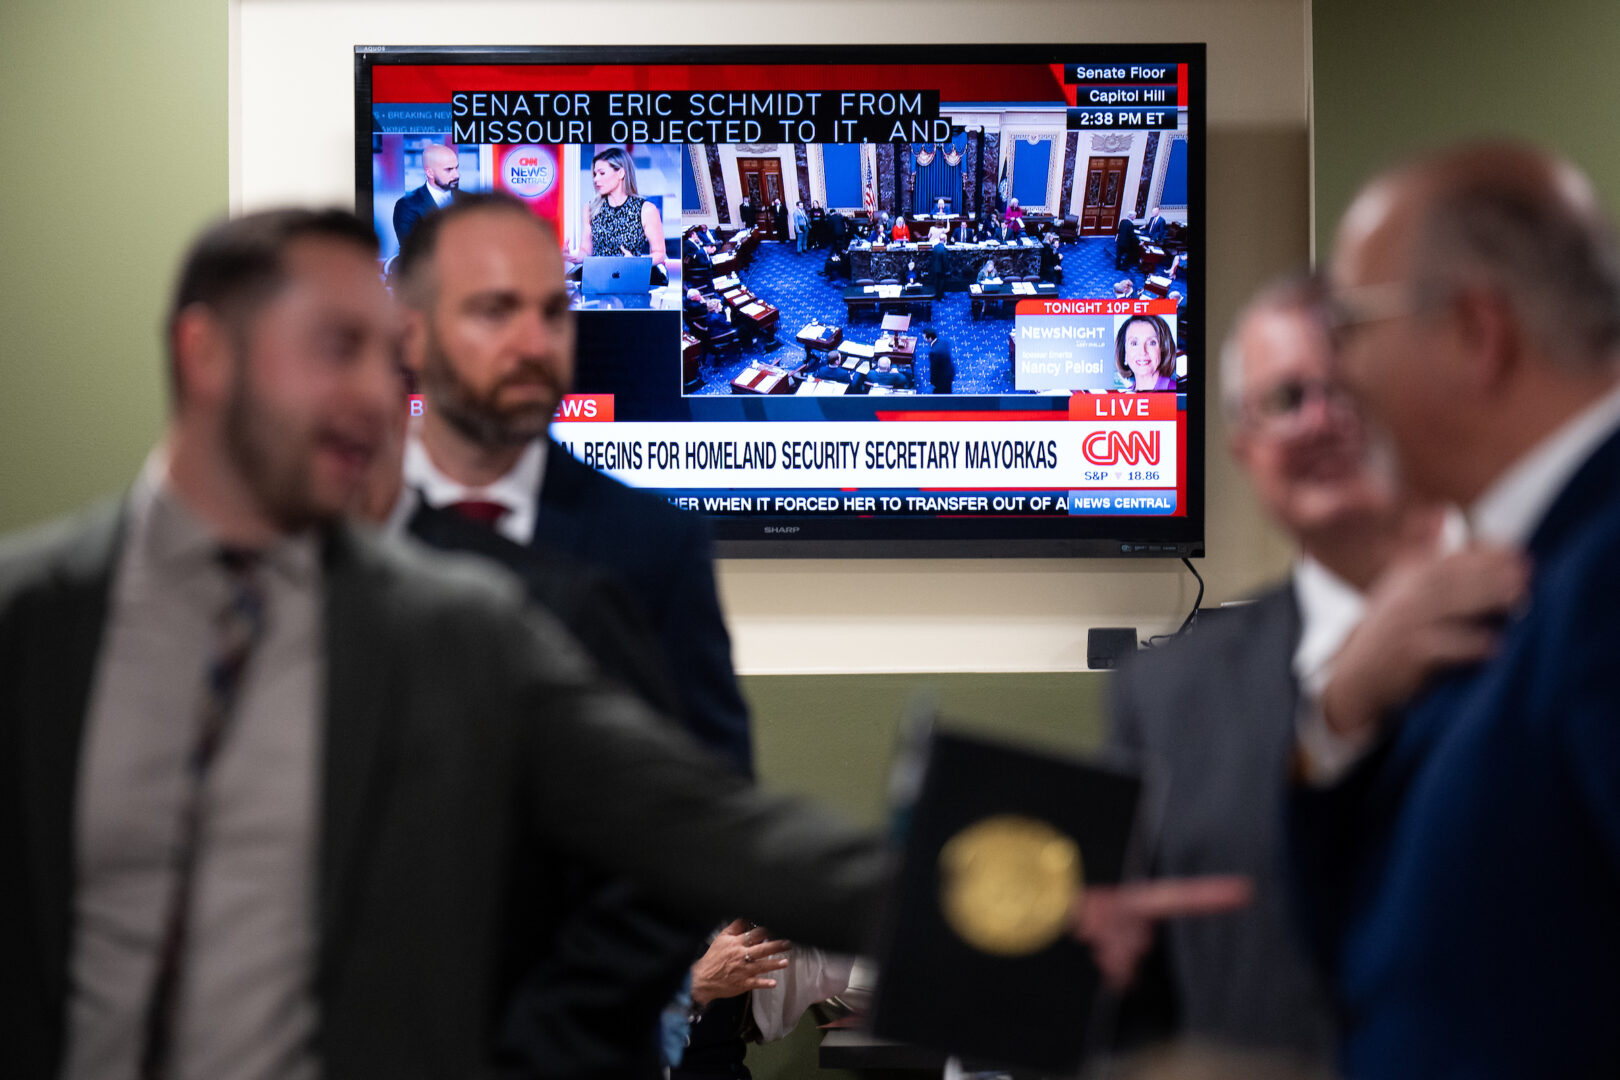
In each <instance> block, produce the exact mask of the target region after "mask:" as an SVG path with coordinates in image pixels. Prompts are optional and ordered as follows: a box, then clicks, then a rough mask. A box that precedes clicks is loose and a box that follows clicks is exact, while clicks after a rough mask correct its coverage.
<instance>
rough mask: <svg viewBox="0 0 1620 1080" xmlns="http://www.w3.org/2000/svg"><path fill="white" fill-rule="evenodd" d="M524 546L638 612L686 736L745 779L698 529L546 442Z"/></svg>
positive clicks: (745, 736)
mask: <svg viewBox="0 0 1620 1080" xmlns="http://www.w3.org/2000/svg"><path fill="white" fill-rule="evenodd" d="M534 543H535V544H536V545H538V546H541V547H545V548H550V549H553V550H556V551H560V552H562V553H564V554H566V555H571V556H573V557H574V558H575V559H578V560H579V561H581V562H584V563H587V564H589V565H591V566H595V567H599V568H601V569H604V570H606V571H608V572H610V573H611V574H613V575H614V576H615V577H617V578H618V579H619V580H620V581H622V582H623V583H624V584H625V585H627V586H628V587H629V589H630V592H631V595H632V596H634V597H635V599H636V600H638V601H639V602H640V603H641V604H642V606H643V607H644V608H645V609H646V612H647V615H648V617H649V618H650V620H651V622H652V626H653V629H654V631H655V632H656V633H657V635H658V638H659V641H660V643H661V644H662V645H663V649H664V660H665V663H666V664H667V666H668V670H669V672H670V674H671V675H672V676H673V677H674V680H675V689H676V692H677V693H678V694H679V695H680V698H681V704H682V707H683V710H684V715H683V716H681V717H680V718H679V719H681V720H682V721H683V722H684V724H685V726H686V728H687V730H689V731H691V732H692V733H693V734H694V735H696V736H697V737H698V739H699V740H701V741H702V742H703V744H704V745H705V746H707V747H709V748H710V749H711V750H713V751H714V752H716V753H718V754H720V755H721V756H723V757H724V758H726V760H728V761H729V762H731V764H732V765H733V766H734V767H735V768H737V769H738V770H739V771H741V772H743V773H747V774H751V773H752V771H753V747H752V742H751V740H750V738H749V733H748V707H747V705H745V704H744V703H743V699H742V693H741V691H739V690H738V688H737V677H736V675H735V674H734V673H733V672H732V670H731V637H730V635H729V634H728V633H727V632H726V624H725V620H724V619H723V618H722V617H721V615H720V599H719V596H718V595H717V594H716V592H715V585H714V564H713V550H712V549H713V544H712V540H711V538H710V532H709V527H708V523H707V521H705V520H704V519H703V518H701V517H699V516H698V515H696V514H693V513H690V512H688V511H684V510H677V509H676V508H675V507H673V506H671V505H669V504H668V503H667V502H665V501H664V500H663V499H660V498H659V497H658V496H656V495H653V494H651V493H649V492H645V491H637V490H636V489H635V488H632V487H628V486H627V485H625V484H621V483H620V482H619V481H617V480H615V479H613V478H612V477H611V476H608V475H606V474H605V473H600V472H597V471H596V470H595V469H592V468H591V467H590V466H588V465H585V464H583V463H582V462H580V461H579V460H578V459H577V458H575V457H574V456H573V455H571V454H569V453H568V451H566V450H564V449H563V448H562V447H560V446H558V445H557V444H556V443H551V444H550V446H549V447H548V448H547V452H546V471H545V477H544V479H543V480H542V482H541V485H540V510H539V516H538V519H537V521H536V523H535V534H534Z"/></svg>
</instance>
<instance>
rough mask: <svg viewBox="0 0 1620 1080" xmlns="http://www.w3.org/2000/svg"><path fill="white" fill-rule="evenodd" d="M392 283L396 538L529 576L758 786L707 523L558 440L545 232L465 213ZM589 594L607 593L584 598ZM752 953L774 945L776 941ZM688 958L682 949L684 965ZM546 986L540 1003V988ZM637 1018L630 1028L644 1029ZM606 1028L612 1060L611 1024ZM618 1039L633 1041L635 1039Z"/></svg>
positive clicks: (556, 303)
mask: <svg viewBox="0 0 1620 1080" xmlns="http://www.w3.org/2000/svg"><path fill="white" fill-rule="evenodd" d="M395 275H396V282H397V293H398V296H399V299H400V300H401V301H402V302H403V304H404V306H405V308H406V318H407V338H406V362H407V364H408V365H409V366H410V367H411V368H412V369H413V370H414V371H415V373H416V375H417V377H418V379H419V381H420V385H421V389H422V392H423V396H424V398H425V409H424V415H423V416H422V419H421V423H420V425H419V426H418V427H417V428H416V429H414V430H413V431H412V432H411V434H410V435H409V437H408V439H407V443H406V447H405V452H404V483H405V487H406V492H405V495H406V497H405V498H404V499H403V500H402V501H401V504H400V510H399V512H398V514H397V520H399V521H402V522H404V521H408V523H409V525H408V527H409V528H410V530H411V531H412V532H413V533H414V534H416V535H417V536H418V537H419V538H421V539H424V540H427V541H428V542H429V543H432V544H435V545H436V546H441V547H451V548H456V549H460V550H472V551H476V552H478V553H479V554H483V555H485V556H488V557H492V558H495V559H497V560H498V561H500V562H502V563H503V564H504V565H506V566H507V567H508V568H510V569H513V570H516V571H517V572H518V573H519V574H520V575H522V576H523V577H525V579H526V580H528V581H529V582H530V592H531V596H532V598H533V599H535V600H536V601H537V602H539V603H541V604H545V605H548V606H551V607H553V609H554V610H556V611H557V613H558V614H559V615H560V616H561V617H562V618H563V619H564V621H565V622H566V623H568V624H569V625H570V628H571V629H574V630H575V632H576V634H577V635H578V636H580V637H581V638H582V639H583V640H584V641H585V643H586V644H587V646H588V647H590V648H591V651H592V652H593V654H594V657H595V659H596V660H597V662H598V664H599V665H600V666H602V667H603V668H604V670H606V671H607V672H608V673H610V674H614V675H617V676H618V677H619V678H620V680H621V681H622V682H624V683H626V684H628V685H630V686H631V687H632V688H635V689H637V690H638V691H639V692H641V693H642V694H643V696H646V697H648V698H649V700H651V701H653V703H654V704H657V705H659V706H661V707H663V709H664V711H666V712H667V714H668V715H671V716H674V717H675V718H677V719H678V720H680V721H681V722H682V723H683V725H684V726H685V727H686V728H687V729H688V730H689V731H690V732H691V733H692V734H693V735H694V736H696V737H697V738H698V739H699V740H700V741H701V742H703V743H704V744H705V745H706V746H707V747H708V748H709V749H710V750H712V751H713V752H714V753H716V754H717V755H718V756H720V757H721V758H723V759H724V760H725V761H726V762H728V763H729V764H730V765H731V767H732V768H734V769H736V770H737V771H739V772H741V773H744V774H747V773H749V772H750V771H751V768H752V763H751V757H752V754H751V744H750V739H749V732H748V716H747V709H746V706H745V705H744V703H743V701H742V697H741V694H740V692H739V691H738V688H737V684H736V677H735V675H734V674H733V672H732V669H731V647H730V638H729V635H728V634H727V632H726V628H725V623H724V621H723V619H722V617H721V614H720V606H719V599H718V596H717V594H716V591H715V585H714V571H713V567H712V564H711V556H710V551H711V542H710V538H709V533H708V529H707V525H706V523H705V522H704V521H703V519H701V518H699V517H697V516H696V515H692V514H689V513H686V512H684V511H679V510H676V509H674V508H673V507H671V506H669V505H668V504H667V503H665V502H664V501H663V500H662V499H660V498H658V497H656V496H654V495H651V494H647V493H644V492H640V491H637V490H635V489H634V488H630V487H627V486H626V485H624V484H621V483H620V482H618V481H617V480H614V479H613V478H611V477H609V476H606V475H605V474H602V473H599V472H597V471H595V470H594V469H591V468H590V467H588V466H586V465H584V464H582V463H580V462H579V461H577V460H576V459H575V458H573V457H572V456H571V455H569V454H568V452H567V451H565V450H563V449H562V448H561V447H559V446H558V445H557V444H556V443H555V442H553V441H551V440H550V439H549V438H547V435H546V432H547V429H548V427H549V425H550V422H551V418H552V414H553V412H554V411H555V410H556V407H557V404H558V402H559V401H560V400H561V398H562V396H563V395H564V394H565V393H566V392H567V391H568V390H569V389H570V387H571V385H572V383H573V374H574V318H575V315H574V313H573V312H572V311H570V310H569V306H568V294H567V291H566V288H565V286H564V282H563V277H562V262H561V256H560V254H559V249H558V246H557V242H556V238H555V236H554V235H553V234H552V233H551V231H550V228H549V226H548V225H546V224H545V223H544V222H542V221H541V220H540V219H538V218H536V217H535V216H534V215H533V214H531V213H530V212H529V211H528V209H527V208H526V207H524V206H523V205H522V204H521V203H519V202H517V201H516V200H513V199H510V198H507V197H503V196H494V195H475V196H469V197H464V198H463V199H461V200H459V201H458V202H457V203H456V204H455V205H454V206H453V207H451V208H448V209H446V210H445V211H443V212H442V213H441V214H439V215H436V216H435V217H434V218H433V219H431V220H430V221H429V222H427V223H424V225H423V226H422V228H421V229H420V230H419V231H418V232H417V233H416V234H413V236H412V238H411V240H410V242H409V243H407V244H406V245H405V247H404V249H403V250H402V252H401V255H400V259H399V261H398V263H397V264H396V267H395ZM450 518H454V519H465V520H450ZM473 519H476V521H474V520H473ZM469 525H470V526H471V527H470V528H469ZM586 579H590V580H592V581H594V583H595V584H594V586H593V587H591V588H590V589H588V590H586V591H585V592H581V591H580V589H581V585H580V583H581V582H582V581H584V580H586ZM559 581H562V582H566V583H568V584H566V585H564V586H563V588H564V589H567V590H572V594H573V596H574V598H575V600H576V601H577V600H579V599H580V598H581V597H584V596H598V597H599V596H600V595H602V594H603V593H604V592H606V593H608V594H611V595H614V596H616V597H617V600H616V602H615V603H614V604H613V605H611V608H612V610H613V611H615V612H619V613H621V614H622V615H623V616H624V617H623V619H621V620H620V622H621V624H622V626H621V629H624V630H625V632H624V633H616V634H611V635H602V634H597V635H596V637H595V639H594V641H593V638H592V633H593V631H592V629H591V627H592V625H594V624H596V623H599V622H600V615H601V608H602V605H601V604H600V603H597V602H595V601H592V602H590V603H585V604H581V603H575V604H574V605H573V608H574V611H575V612H576V614H578V615H580V616H582V618H580V617H572V616H570V614H569V613H568V611H567V610H565V609H564V608H562V607H558V606H557V603H556V600H557V592H558V589H557V587H556V585H555V583H557V582H559ZM546 583H551V584H550V585H547V584H546ZM565 600H566V598H565ZM587 609H588V610H587ZM638 616H639V617H638ZM596 629H597V630H600V627H597V628H596ZM610 638H611V639H612V640H610ZM605 887H607V888H610V889H611V885H609V886H605ZM595 908H596V909H597V910H598V911H601V910H603V909H607V910H612V911H615V912H619V913H620V916H622V918H623V919H625V920H630V921H633V922H635V923H636V925H637V926H638V928H639V929H637V930H636V931H635V932H634V933H618V932H616V931H615V929H614V928H612V927H609V928H607V929H606V930H604V931H603V933H602V934H601V936H602V937H603V938H604V939H605V940H606V941H608V942H609V944H607V945H604V946H602V947H601V948H600V949H598V950H597V951H596V954H595V955H598V956H600V955H601V954H602V953H604V952H606V953H613V954H615V955H616V956H618V957H619V959H621V960H623V961H624V963H623V964H621V965H620V968H619V970H618V972H616V973H615V975H614V978H615V980H616V982H617V983H618V985H620V986H622V987H629V986H631V985H632V984H633V983H634V979H633V977H621V976H622V973H623V969H624V967H625V966H627V965H631V964H633V963H634V953H633V951H632V950H629V949H625V948H623V947H622V946H623V943H624V941H625V940H626V939H629V938H632V937H634V938H638V939H641V940H645V941H652V940H654V939H656V937H657V935H656V934H655V933H654V932H653V931H652V930H650V929H648V927H647V925H646V923H645V921H644V920H642V919H641V918H640V913H639V909H638V907H637V904H636V903H635V902H634V901H633V900H631V899H629V898H628V897H624V896H618V897H616V898H615V903H614V904H597V905H595ZM620 916H615V917H620ZM610 921H611V920H610ZM593 925H595V926H598V927H599V926H600V925H601V920H600V919H598V920H596V921H595V922H594V923H593ZM757 936H758V937H759V940H760V943H763V941H764V932H763V931H759V932H758V934H757ZM684 940H685V938H684V937H682V938H679V939H677V940H676V941H675V942H674V943H673V944H672V945H671V946H670V947H671V948H673V949H674V950H675V951H677V952H679V951H681V950H682V949H683V948H684V947H685V946H684V944H682V943H683V942H684ZM658 952H659V949H657V948H652V949H649V950H647V951H646V952H645V953H643V957H644V958H645V959H647V960H648V961H649V969H656V968H658V964H657V963H656V962H654V961H655V954H657V953H658ZM693 954H694V953H688V954H687V955H686V956H685V960H686V961H687V962H689V961H690V960H691V957H692V955H693ZM665 959H666V960H667V956H666V957H665ZM753 963H754V965H755V970H753V971H751V972H749V973H748V979H747V981H739V982H738V983H737V985H736V986H731V985H730V984H729V983H728V984H727V985H726V986H725V987H722V988H720V989H721V990H723V991H727V992H726V993H721V994H718V995H717V996H719V997H720V999H721V1000H718V1001H716V1002H715V1003H714V1004H713V1005H711V1006H710V1008H709V1010H708V1012H709V1013H710V1014H711V1015H706V1016H705V1017H704V1021H703V1024H702V1025H701V1026H700V1028H699V1029H698V1030H699V1032H700V1033H701V1032H703V1031H704V1030H708V1031H709V1032H711V1033H712V1032H716V1031H720V1030H728V1031H729V1029H730V1028H731V1026H732V1020H733V1017H732V1015H731V1014H732V1012H733V1011H737V1010H740V1008H741V1006H740V1004H739V1003H737V1002H735V1001H733V1000H732V999H734V998H735V996H736V995H737V994H740V993H741V992H742V991H744V990H747V989H752V988H755V987H757V986H764V985H768V984H769V983H770V979H769V975H770V973H771V972H773V971H774V970H776V968H777V967H778V966H779V963H778V960H777V959H776V958H775V957H774V955H772V954H762V955H761V956H760V957H759V958H758V959H757V960H756V961H753ZM681 966H684V964H682V965H677V967H681ZM666 967H667V965H666ZM694 977H695V979H696V984H695V988H696V989H697V991H698V993H699V995H700V996H704V997H706V996H709V995H710V994H714V993H715V988H714V987H713V986H711V985H710V983H709V980H708V979H707V978H706V977H705V969H704V968H703V965H702V964H701V963H700V965H699V968H698V969H695V970H694ZM552 981H553V982H555V981H556V980H552ZM564 981H566V980H564ZM574 981H575V982H578V981H580V980H578V979H575V980H574ZM652 981H657V980H656V978H655V979H653V980H652ZM533 985H534V986H535V987H536V988H537V989H536V993H540V991H539V989H538V987H539V985H540V983H539V982H538V981H536V983H534V984H533ZM546 993H548V994H549V993H550V991H549V990H548V991H546ZM547 1000H548V1002H549V1000H550V999H547ZM642 1004H645V1003H644V1002H642ZM549 1008H550V1005H549V1004H546V1005H544V1007H542V1008H540V1009H538V1010H537V1011H538V1012H545V1011H546V1009H549ZM625 1015H626V1017H627V1018H626V1019H625V1020H624V1022H625V1023H639V1021H633V1020H630V1019H628V1016H629V1013H628V1011H627V1012H626V1013H625ZM580 1026H581V1025H580V1024H579V1023H577V1022H575V1023H571V1024H570V1027H571V1028H578V1027H580ZM603 1026H604V1039H603V1042H604V1044H606V1043H607V1042H609V1041H610V1040H609V1039H608V1038H607V1037H606V1036H607V1035H608V1034H609V1032H608V1031H607V1030H606V1028H610V1027H611V1026H612V1022H611V1021H607V1020H604V1021H603ZM543 1027H544V1025H543V1024H542V1025H538V1026H536V1028H535V1030H542V1029H543ZM616 1034H617V1036H618V1040H619V1042H620V1043H623V1042H625V1041H626V1040H625V1039H624V1034H625V1033H624V1032H617V1033H616ZM723 1041H724V1043H725V1044H726V1047H727V1049H726V1050H725V1051H724V1053H725V1054H726V1055H727V1056H728V1057H734V1058H735V1059H736V1064H738V1065H739V1066H740V1062H741V1057H742V1045H741V1042H740V1040H737V1039H734V1038H731V1037H730V1036H729V1034H728V1037H727V1038H726V1039H725V1040H723ZM603 1052H604V1053H606V1052H607V1048H606V1046H605V1045H604V1048H603ZM696 1056H698V1057H701V1056H702V1053H701V1052H699V1053H698V1054H697V1055H696Z"/></svg>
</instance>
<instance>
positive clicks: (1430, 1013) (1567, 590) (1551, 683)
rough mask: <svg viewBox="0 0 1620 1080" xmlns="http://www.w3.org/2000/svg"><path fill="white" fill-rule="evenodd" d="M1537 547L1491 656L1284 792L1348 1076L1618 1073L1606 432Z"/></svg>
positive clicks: (1612, 520) (1619, 562) (1619, 481)
mask: <svg viewBox="0 0 1620 1080" xmlns="http://www.w3.org/2000/svg"><path fill="white" fill-rule="evenodd" d="M1530 555H1531V558H1532V561H1533V566H1534V581H1533V585H1532V587H1531V602H1530V604H1529V607H1528V609H1527V610H1526V612H1525V613H1524V614H1523V615H1522V617H1519V618H1517V619H1515V620H1514V621H1513V622H1512V623H1511V624H1510V625H1509V626H1508V627H1507V628H1506V631H1505V637H1504V639H1503V642H1502V646H1501V650H1500V652H1499V653H1498V655H1497V656H1496V657H1495V658H1494V659H1492V660H1491V661H1489V662H1487V663H1485V664H1483V665H1478V666H1475V667H1473V668H1471V669H1467V670H1464V671H1461V672H1458V673H1457V674H1455V675H1453V676H1451V677H1450V678H1448V679H1447V680H1445V681H1444V682H1442V683H1441V684H1440V685H1438V686H1437V687H1435V688H1434V689H1433V690H1432V691H1431V692H1429V693H1428V694H1427V695H1426V696H1425V697H1423V698H1422V699H1420V700H1419V701H1417V702H1416V703H1415V704H1414V705H1413V706H1412V707H1411V708H1410V709H1409V710H1408V711H1407V713H1406V714H1405V716H1404V717H1402V718H1401V719H1400V720H1399V721H1398V726H1397V727H1396V728H1395V729H1394V734H1393V735H1392V737H1391V738H1390V739H1389V740H1388V742H1387V743H1386V744H1385V745H1384V746H1383V747H1381V748H1380V750H1379V751H1377V752H1376V753H1375V754H1374V755H1372V756H1371V757H1370V758H1369V759H1368V760H1367V761H1365V762H1364V763H1363V764H1362V766H1361V767H1360V768H1358V769H1357V770H1356V771H1355V772H1354V773H1353V774H1352V775H1351V776H1350V777H1348V778H1347V779H1346V781H1345V783H1344V784H1342V785H1341V786H1340V787H1338V788H1336V789H1334V790H1332V791H1330V792H1325V793H1308V794H1303V795H1301V797H1300V798H1299V799H1298V800H1297V802H1296V811H1297V813H1296V825H1297V830H1296V840H1298V841H1299V854H1300V857H1301V859H1302V860H1304V861H1305V865H1306V873H1307V883H1308V885H1309V886H1310V887H1311V888H1312V889H1313V890H1314V897H1315V904H1314V907H1315V910H1316V912H1317V913H1318V915H1319V916H1320V923H1319V931H1320V934H1321V937H1320V941H1321V944H1322V945H1323V947H1324V950H1325V955H1326V958H1327V960H1328V962H1329V963H1330V965H1331V967H1332V969H1333V973H1334V979H1335V984H1336V990H1337V993H1338V996H1339V999H1340V1004H1341V1008H1342V1010H1343V1020H1344V1022H1345V1025H1346V1043H1345V1048H1344V1058H1343V1065H1344V1071H1345V1073H1346V1075H1348V1076H1349V1077H1352V1078H1370V1077H1377V1078H1379V1080H1399V1078H1402V1077H1413V1078H1416V1077H1423V1078H1425V1080H1432V1078H1440V1077H1468V1078H1470V1080H1478V1078H1481V1077H1484V1078H1489V1077H1503V1078H1508V1077H1514V1078H1518V1077H1527V1076H1549V1077H1550V1076H1558V1077H1589V1076H1617V1075H1620V1023H1617V1021H1616V1018H1617V1017H1620V671H1617V664H1616V655H1617V647H1620V435H1616V436H1613V437H1611V438H1610V439H1609V440H1608V441H1607V442H1606V443H1604V444H1603V445H1602V446H1601V447H1600V448H1599V449H1598V450H1597V452H1596V453H1594V454H1593V455H1592V456H1591V457H1590V458H1589V459H1588V460H1587V461H1586V463H1585V464H1584V465H1583V466H1582V467H1581V469H1580V470H1579V471H1578V472H1577V474H1576V475H1575V477H1574V478H1573V479H1572V480H1571V481H1570V483H1569V484H1568V486H1567V487H1566V488H1565V489H1564V491H1563V493H1562V494H1560V495H1559V497H1558V499H1557V500H1556V501H1555V503H1554V504H1553V507H1552V509H1551V510H1550V511H1549V513H1548V514H1547V516H1546V518H1545V519H1544V520H1543V522H1542V523H1541V525H1540V527H1539V528H1538V529H1537V530H1536V533H1535V535H1534V537H1533V538H1532V539H1531V542H1530Z"/></svg>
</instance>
